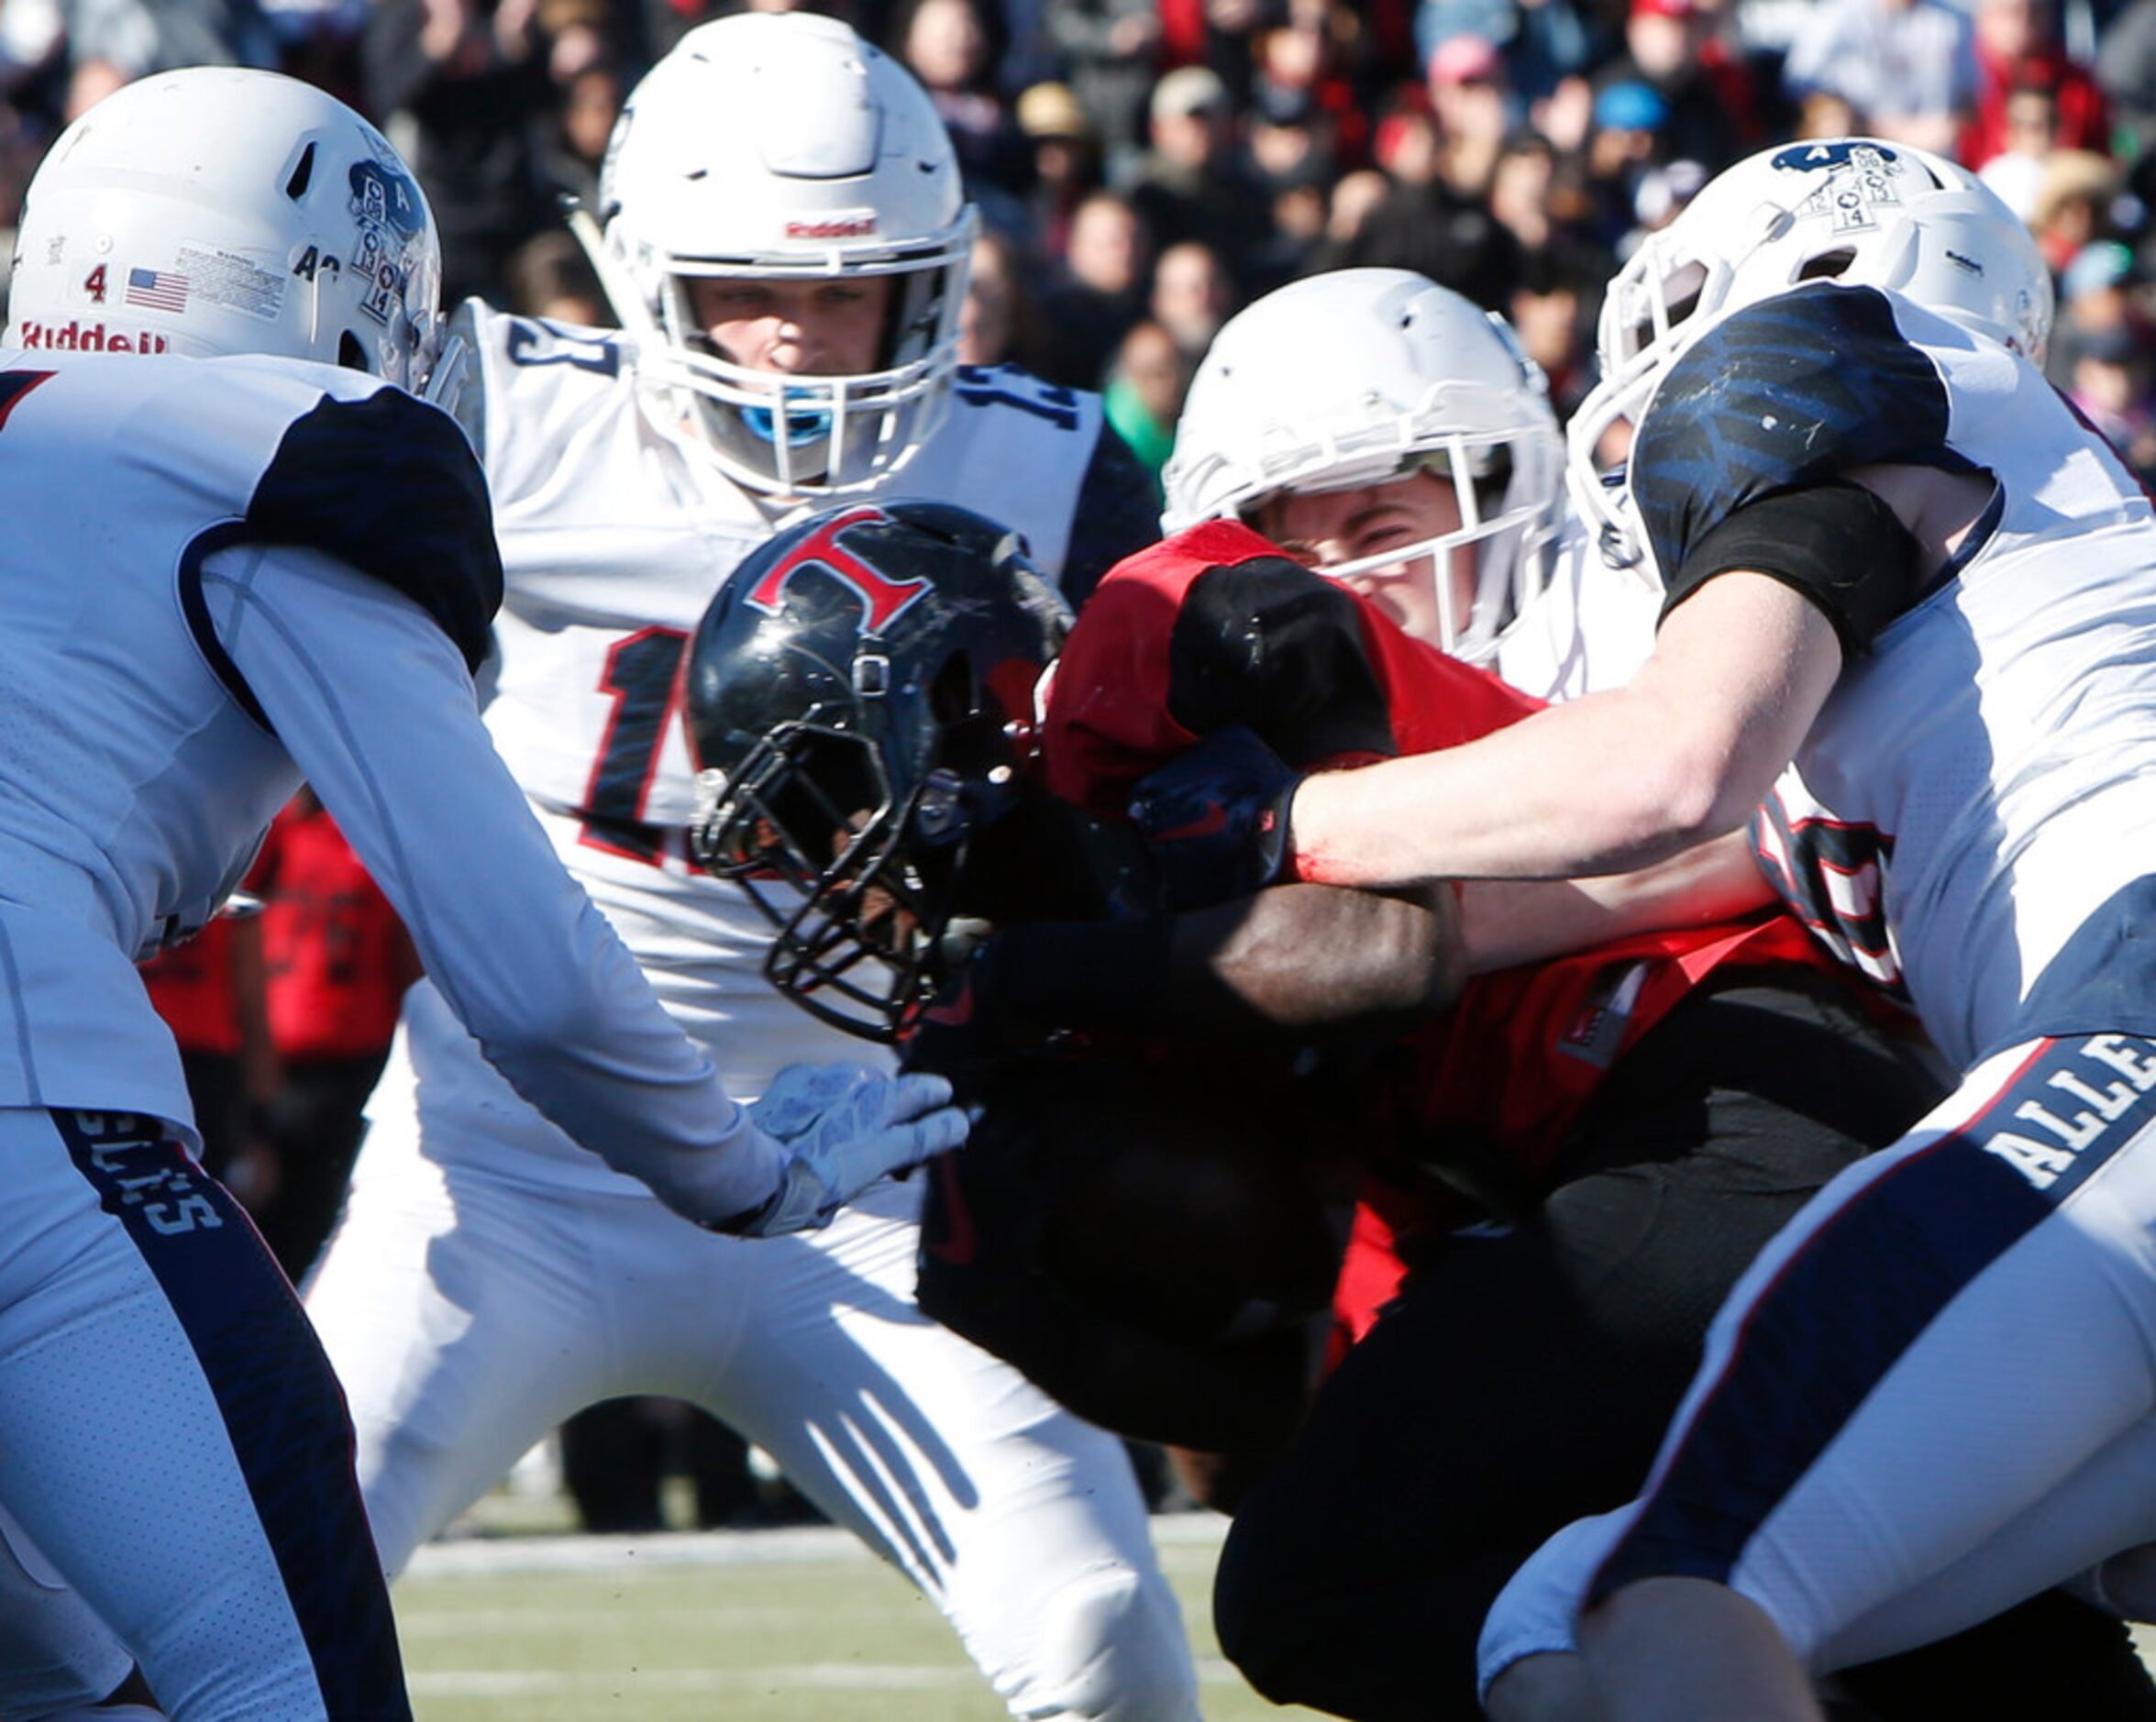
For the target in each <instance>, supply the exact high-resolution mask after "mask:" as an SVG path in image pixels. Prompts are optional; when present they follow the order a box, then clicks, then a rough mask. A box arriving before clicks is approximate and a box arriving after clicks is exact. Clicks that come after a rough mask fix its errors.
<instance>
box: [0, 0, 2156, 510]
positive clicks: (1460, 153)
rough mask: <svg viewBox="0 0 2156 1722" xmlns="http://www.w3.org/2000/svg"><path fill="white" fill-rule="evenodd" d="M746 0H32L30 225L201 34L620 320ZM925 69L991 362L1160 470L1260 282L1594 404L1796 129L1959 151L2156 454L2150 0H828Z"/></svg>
mask: <svg viewBox="0 0 2156 1722" xmlns="http://www.w3.org/2000/svg"><path fill="white" fill-rule="evenodd" d="M730 9H733V6H730V5H727V4H725V3H724V0H720V3H718V4H713V3H712V0H0V222H7V221H12V219H13V208H14V204H15V203H16V202H17V199H18V197H19V193H20V188H21V185H22V182H23V180H24V179H25V177H26V176H27V174H28V171H29V169H30V168H31V167H32V166H33V165H34V164H35V162H36V160H37V159H38V155H39V150H40V149H41V148H42V147H43V145H44V143H45V142H46V141H47V140H48V139H49V138H50V137H51V136H52V134H53V132H54V130H55V128H56V127H58V126H59V125H61V123H62V122H63V121H64V120H65V119H66V118H67V117H68V116H70V115H72V114H73V113H75V112H77V111H79V110H80V109H81V108H82V107H83V105H86V104H88V103H89V102H91V101H94V100H95V99H96V97H97V96H98V95H100V94H104V93H105V91H107V90H108V89H110V88H112V87H113V86H114V85H115V84H116V83H119V82H122V81H125V80H127V79H128V78H132V77H138V76H140V75H142V74H144V73H146V72H154V71H160V70H162V69H164V68H166V67H170V66H175V65H181V64H188V63H199V62H204V61H228V62H243V63H249V64H267V65H279V66H282V67H283V68H284V69H286V70H288V71H290V72H294V73H296V74H298V75H300V76H303V77H305V78H308V79H310V80H312V81H314V82H315V83H321V84H323V85H325V86H326V87H328V88H330V89H332V90H334V91H335V92H336V93H337V94H339V95H341V96H343V97H344V98H346V99H347V100H348V101H350V102H352V103H353V104H354V105H357V106H358V107H359V108H361V109H362V110H363V111H365V112H367V113H368V114H370V116H374V117H375V118H376V119H377V120H378V121H379V122H380V123H381V124H382V125H383V127H385V129H387V130H388V131H389V133H390V135H391V137H392V138H393V139H394V140H395V141H396V143H397V144H398V145H399V147H400V148H402V149H404V151H405V153H406V154H407V156H408V157H409V158H410V159H411V160H413V161H414V162H415V165H416V167H417V168H418V170H419V172H420V175H421V178H422V180H423V182H425V184H426V188H427V191H428V193H429V195H430V197H431V198H432V200H433V202H434V205H435V210H436V214H437V217H438V219H439V221H440V225H441V228H442V233H443V237H444V243H445V247H446V251H447V270H448V280H447V282H446V292H447V293H448V295H450V296H452V297H455V296H459V295H462V294H464V293H483V294H485V295H486V296H487V297H489V298H491V299H492V300H494V301H495V302H496V303H498V304H505V305H508V306H511V307H513V308H515V309H520V310H524V311H526V312H531V313H535V314H538V315H554V316H558V317H563V318H566V319H569V320H575V321H592V322H606V321H610V320H611V319H610V318H609V317H608V315H607V314H606V312H605V309H604V306H603V300H602V298H601V296H600V293H599V292H598V289H597V286H596V283H595V282H594V281H592V278H591V275H590V272H589V270H588V269H587V267H586V266H585V264H584V261H583V259H582V256H581V253H580V250H579V248H578V247H577V246H576V244H575V242H574V241H573V240H572V239H571V238H570V237H569V235H568V234H567V233H566V232H565V231H564V229H563V228H562V226H561V223H560V220H559V210H560V204H561V200H562V199H563V198H564V197H565V196H567V197H574V198H580V199H583V200H587V201H589V200H591V199H592V197H593V195H594V193H595V191H596V186H597V179H598V171H599V166H600V162H601V160H602V159H603V154H604V149H605V144H606V138H607V136H608V133H609V130H610V128H611V127H612V124H613V121H614V115H615V113H616V111H617V110H618V107H619V105H620V103H621V101H622V98H623V95H624V94H625V91H626V90H627V89H628V88H629V86H630V85H631V84H633V83H634V82H635V80H636V76H637V74H638V73H639V72H641V71H642V69H643V68H644V67H645V66H647V64H649V63H650V61H651V60H652V59H653V58H654V57H655V56H657V55H658V54H661V53H663V52H665V51H666V50H667V49H668V48H669V47H670V46H671V45H672V44H673V42H674V41H675V40H676V39H679V37H680V34H681V33H682V32H683V31H684V30H686V29H687V28H690V27H691V25H693V24H696V23H699V22H702V20H703V19H705V18H706V17H713V16H715V15H717V14H718V13H720V12H722V11H724V10H730ZM818 9H821V10H827V11H833V12H836V13H839V14H841V15H842V16H845V17H846V18H847V19H848V20H849V21H850V22H851V23H853V24H854V25H855V26H856V28H858V29H860V30H861V31H862V32H863V33H864V34H865V35H867V36H868V37H869V38H870V39H874V40H877V41H879V42H880V43H882V44H883V45H884V46H885V47H886V48H887V49H888V50H890V52H891V53H892V54H894V55H896V56H897V57H898V58H899V59H900V60H901V61H903V62H904V63H905V64H906V65H907V66H908V67H909V68H910V69H911V71H912V72H913V74H914V75H915V76H916V77H917V78H918V79H919V80H920V81H921V83H923V85H925V86H926V88H927V89H928V90H929V92H930V93H931V94H932V95H933V97H934V102H935V104H936V106H937V108H938V109H939V111H940V112H941V113H942V115H943V116H944V119H945V122H946V124H947V125H948V126H949V127H950V130H951V133H952V136H953V138H955V140H956V145H957V151H958V157H959V160H960V162H961V163H962V165H963V167H964V171H965V174H966V178H967V187H968V190H969V191H970V193H972V196H973V198H974V200H975V201H976V203H977V204H978V205H979V207H980V210H981V212H982V215H983V218H984V227H983V234H982V238H981V241H980V246H979V249H978V256H977V258H976V260H975V269H974V292H973V295H972V299H971V302H970V304H969V307H968V315H967V328H966V336H965V339H966V352H965V358H966V359H967V360H968V361H969V362H973V363H996V362H1001V361H1002V360H1006V359H1009V360H1013V361H1015V362H1017V363H1020V364H1022V365H1024V366H1025V367H1027V368H1028V369H1030V370H1034V371H1036V372H1037V373H1039V374H1041V375H1042V376H1044V377H1046V378H1047V379H1049V380H1050V381H1056V382H1061V383H1067V384H1070V385H1074V386H1078V387H1085V388H1097V389H1101V390H1103V391H1104V392H1106V394H1107V395H1108V397H1109V402H1110V407H1111V417H1112V419H1113V422H1114V423H1115V424H1116V425H1117V427H1118V428H1119V429H1120V430H1121V431H1122V434H1123V436H1124V437H1125V438H1126V440H1128V441H1129V442H1130V443H1131V444H1132V446H1133V447H1134V448H1136V449H1137V450H1138V452H1139V453H1140V454H1141V456H1143V457H1144V458H1145V459H1146V460H1147V462H1148V463H1149V464H1150V465H1152V466H1154V467H1155V469H1157V467H1158V465H1159V463H1160V462H1161V461H1162V460H1163V459H1165V458H1166V453H1167V450H1168V447H1169V446H1170V443H1171V441H1172V432H1173V425H1174V423H1175V419H1176V414H1177V411H1178V407H1179V405H1180V403H1181V398H1182V393H1183V390H1184V388H1185V386H1186V384H1187V382H1188V380H1189V375H1190V372H1191V369H1192V367H1193V366H1194V365H1195V364H1196V362H1197V360H1198V359H1199V358H1200V356H1201V355H1202V353H1203V352H1204V350H1205V348H1206V345H1207V343H1208V342H1209V341H1210V340H1211V336H1212V333H1213V331H1214V330H1215V329H1216V328H1218V327H1219V326H1220V324H1221V323H1222V320H1223V319H1225V318H1226V317H1227V316H1228V315H1231V314H1233V312H1234V311H1235V310H1236V309H1237V307H1238V306H1240V305H1242V304H1245V303H1247V302H1248V301H1249V300H1250V299H1252V298H1253V297H1255V296H1256V295H1257V294H1259V293H1264V292H1266V291H1267V290H1268V289H1270V288H1273V287H1276V286H1277V285H1279V284H1281V283H1282V282H1283V281H1288V280H1290V279H1293V278H1294V277H1296V276H1299V275H1301V274H1305V273H1308V272H1310V271H1312V270H1321V269H1326V268H1331V267H1335V266H1339V265H1344V264H1390V265H1397V266H1401V267H1407V268H1411V269H1416V270H1421V271H1422V272H1423V273H1425V274H1427V275H1430V276H1432V277H1433V278H1435V279H1436V280H1438V281H1443V282H1444V283H1445V284H1446V285H1448V286H1452V287H1454V288H1456V289H1458V290H1459V291H1461V292H1463V293H1466V294H1467V295H1468V296H1470V297H1471V298H1473V299H1475V300H1476V301H1477V302H1479V303H1480V304H1484V305H1487V306H1488V307H1490V308H1491V309H1493V310H1497V311H1500V312H1503V313H1504V314H1505V315H1508V316H1509V318H1510V319H1511V320H1512V322H1513V323H1514V325H1515V326H1517V327H1518V329H1519V330H1520V335H1521V337H1522V338H1523V340H1524V342H1525V344H1526V345H1527V347H1528V348H1529V350H1530V351H1531V353H1532V354H1533V355H1534V356H1535V358H1536V359H1538V360H1539V361H1540V362H1541V364H1542V369H1543V370H1544V371H1545V372H1546V373H1547V374H1548V376H1549V378H1550V381H1551V386H1552V391H1553V395H1554V396H1555V398H1556V400H1557V403H1558V404H1559V407H1560V410H1561V411H1562V410H1563V409H1564V408H1565V407H1568V406H1569V405H1570V404H1571V403H1574V402H1575V401H1576V400H1577V399H1578V398H1579V396H1580V395H1581V394H1582V393H1583V392H1585V389H1586V387H1587V384H1588V382H1589V381H1591V377H1590V376H1589V374H1588V373H1589V371H1590V369H1591V365H1592V352H1593V328H1594V315H1595V312H1596V309H1597V304H1598V297H1599V293H1600V289H1601V286H1602V283H1603V282H1604V281H1606V280H1607V279H1608V277H1609V273H1610V271H1611V270H1612V269H1613V268H1614V267H1615V264H1616V262H1617V261H1618V260H1619V259H1621V258H1622V257H1623V256H1624V255H1625V253H1626V252H1627V251H1628V250H1629V249H1630V248H1631V247H1632V246H1633V245H1635V244H1636V243H1637V242H1638V239H1639V237H1640V236H1641V235H1642V233H1644V232H1646V231H1648V230H1650V229H1652V228H1654V227H1656V226H1661V225H1663V224H1664V223H1666V222H1667V221H1669V220H1670V219H1671V218H1672V217H1673V216H1674V215H1675V214H1676V212H1677V211H1678V210H1680V209H1681V208H1682V207H1683V206H1684V204H1685V203H1686V199H1687V198H1688V197H1689V196H1690V195H1691V194H1692V193H1694V192H1696V191H1697V189H1698V187H1699V186H1700V184H1701V183H1703V182H1704V181H1705V180H1706V179H1707V178H1708V176H1709V175H1711V174H1712V173H1713V172H1714V171H1717V170H1718V169H1719V168H1721V167H1723V166H1725V165H1726V164H1728V163H1729V162H1730V161H1731V160H1735V159H1736V158H1738V157H1740V156H1741V155H1744V154H1746V153H1749V152H1750V151H1752V149H1757V148H1759V147H1761V146H1762V145H1764V144H1767V143H1771V142H1775V141H1778V140H1781V139H1783V138H1801V137H1806V136H1832V135H1835V134H1840V133H1847V132H1852V131H1858V132H1869V133H1873V134H1875V135H1878V136H1882V137H1885V138H1894V139H1898V140H1901V141H1904V142H1907V143H1911V144H1916V145H1920V146H1922V147H1924V148H1927V149H1935V150H1939V151H1940V152H1942V153H1946V154H1951V155H1952V156H1954V157H1956V158H1957V159H1959V160H1962V161H1963V162H1964V163H1966V164H1967V165H1969V166H1970V167H1972V168H1974V169H1976V170H1978V171H1980V172H1981V173H1982V174H1983V175H1984V177H1985V180H1986V181H1988V182H1990V183H1991V184H1992V185H1993V186H1994V187H1995V188H1996V190H1997V191H1998V193H2000V195H2001V196H2002V197H2004V198H2005V199H2006V200H2007V203H2008V204H2011V205H2012V206H2013V207H2014V208H2015V209H2016V210H2017V211H2018V213H2020V214H2021V215H2023V216H2024V217H2025V218H2026V219H2027V220H2028V221H2029V224H2030V226H2031V227H2032V228H2033V229H2034V231H2035V232H2036V234H2037V236H2038V237H2039V239H2040V243H2041V244H2042V246H2043V248H2044V251H2045V253H2046V255H2047V257H2048V258H2049V259H2050V260H2051V265H2052V268H2053V270H2055V271H2056V276H2057V281H2058V285H2059V290H2060V303H2061V318H2060V326H2059V336H2058V338H2057V340H2056V342H2055V345H2054V348H2053V350H2052V354H2051V371H2052V375H2053V378H2054V380H2055V381H2057V382H2058V383H2059V384H2060V386H2061V387H2062V388H2064V389H2065V390H2067V391H2068V392H2070V393H2071V394H2073V397H2074V398H2075V400H2076V402H2077V403H2079V404H2080V405H2081V406H2082V408H2083V409H2084V412H2086V413H2087V414H2088V415H2089V416H2090V418H2091V419H2092V420H2094V421H2095V423H2096V424H2097V425H2099V426H2100V427H2101V428H2102V429H2104V430H2105V431H2106V434H2108V435H2109V436H2112V437H2113V439H2114V440H2115V441H2116V442H2117V443H2118V445H2119V446H2120V447H2121V448H2122V449H2123V450H2125V451H2126V453H2127V454H2128V458H2129V459H2130V460H2131V462H2132V463H2133V464H2134V465H2135V467H2136V468H2137V469H2139V470H2140V471H2142V472H2143V473H2145V474H2146V473H2149V472H2150V471H2156V360H2152V356H2156V317H2152V316H2151V315H2150V310H2151V306H2152V305H2156V291H2152V289H2151V282H2152V281H2156V232H2152V231H2151V224H2150V220H2149V217H2148V209H2149V206H2150V203H2151V202H2152V201H2156V156H2152V155H2151V152H2150V147H2149V146H2150V141H2151V139H2152V138H2156V0H1965V3H1957V0H819V6H818Z"/></svg>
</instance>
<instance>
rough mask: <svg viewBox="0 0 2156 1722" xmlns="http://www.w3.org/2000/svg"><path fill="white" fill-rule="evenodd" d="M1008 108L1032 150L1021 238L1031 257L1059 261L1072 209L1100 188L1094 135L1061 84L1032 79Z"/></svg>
mask: <svg viewBox="0 0 2156 1722" xmlns="http://www.w3.org/2000/svg"><path fill="white" fill-rule="evenodd" d="M1014 111H1015V113H1016V115H1017V118H1018V129H1019V130H1020V131H1021V132H1023V134H1024V135H1025V138H1026V140H1027V142H1028V143H1029V144H1030V145H1031V146H1032V149H1033V189H1032V191H1031V192H1030V193H1027V202H1028V205H1029V209H1030V213H1031V220H1030V222H1029V224H1028V226H1027V232H1026V243H1027V245H1028V246H1029V247H1030V248H1031V249H1032V252H1033V255H1034V259H1036V260H1037V261H1040V262H1043V263H1047V264H1056V263H1060V262H1061V261H1062V260H1063V254H1064V252H1065V250H1066V249H1067V248H1068V245H1069V240H1070V218H1071V215H1072V214H1073V213H1074V212H1075V211H1076V210H1077V208H1078V204H1080V203H1081V202H1082V201H1084V199H1085V197H1086V196H1087V194H1088V193H1091V192H1095V191H1098V190H1099V189H1100V176H1101V160H1100V135H1099V133H1098V132H1097V131H1096V130H1095V128H1094V125H1093V121H1092V119H1091V118H1090V116H1088V114H1087V113H1086V109H1085V105H1084V104H1082V103H1081V102H1080V101H1079V100H1078V96H1077V95H1076V94H1074V93H1073V92H1072V90H1071V87H1070V86H1069V85H1068V84H1067V83H1036V84H1034V86H1033V87H1032V88H1031V89H1029V90H1027V91H1025V92H1024V93H1023V94H1021V95H1020V96H1019V98H1018V104H1017V106H1016V109H1015V110H1014Z"/></svg>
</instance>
